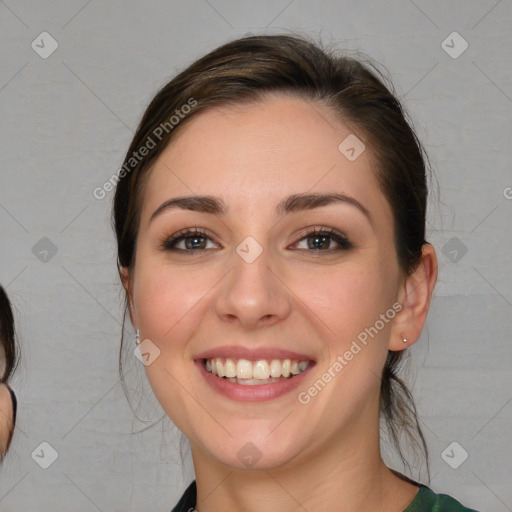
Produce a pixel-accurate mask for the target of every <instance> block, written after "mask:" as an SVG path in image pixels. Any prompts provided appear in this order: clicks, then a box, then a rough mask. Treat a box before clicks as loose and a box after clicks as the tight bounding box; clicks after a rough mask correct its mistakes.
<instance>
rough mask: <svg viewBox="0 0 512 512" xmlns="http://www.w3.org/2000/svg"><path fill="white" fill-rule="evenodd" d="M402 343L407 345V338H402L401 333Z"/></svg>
mask: <svg viewBox="0 0 512 512" xmlns="http://www.w3.org/2000/svg"><path fill="white" fill-rule="evenodd" d="M402 341H403V342H404V343H405V344H406V345H407V338H406V337H405V336H404V334H403V333H402Z"/></svg>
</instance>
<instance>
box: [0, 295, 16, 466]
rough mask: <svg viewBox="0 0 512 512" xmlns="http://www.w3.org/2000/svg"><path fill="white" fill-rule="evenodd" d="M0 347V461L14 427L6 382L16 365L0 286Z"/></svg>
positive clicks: (12, 397)
mask: <svg viewBox="0 0 512 512" xmlns="http://www.w3.org/2000/svg"><path fill="white" fill-rule="evenodd" d="M0 345H1V348H2V353H3V373H2V377H1V378H0V461H1V460H3V458H4V456H5V453H6V452H7V450H8V449H9V445H10V444H11V440H12V434H13V431H14V426H15V425H16V408H17V401H16V395H15V394H14V391H13V390H12V389H11V388H10V386H9V384H7V381H8V380H9V377H10V376H11V375H12V373H13V372H14V369H15V367H16V363H17V355H16V345H15V334H14V317H13V314H12V309H11V303H10V302H9V298H8V297H7V294H6V293H5V290H4V289H3V288H2V287H1V286H0Z"/></svg>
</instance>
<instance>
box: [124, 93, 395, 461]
mask: <svg viewBox="0 0 512 512" xmlns="http://www.w3.org/2000/svg"><path fill="white" fill-rule="evenodd" d="M183 128H184V130H183V131H182V132H181V133H180V134H179V136H178V137H177V138H176V139H175V140H174V141H173V142H172V144H171V145H170V146H169V147H167V148H166V150H165V151H164V152H163V153H162V154H161V155H160V157H159V158H158V160H157V161H156V163H155V165H154V167H153V170H152V172H151V176H150V179H149V181H148V184H147V188H146V190H145V193H144V197H143V203H142V209H141V219H140V227H139V234H138V240H137V249H136V263H135V266H134V272H133V273H132V274H131V275H130V277H129V281H130V282H129V287H130V291H131V297H132V301H133V306H132V308H131V315H132V321H133V322H134V324H135V325H136V327H138V328H139V329H140V333H141V338H140V339H141V340H150V341H149V342H148V341H144V342H143V343H144V345H142V347H143V350H142V352H145V353H146V356H145V358H146V359H147V362H149V363H150V364H148V365H147V366H146V372H147V376H148V378H149V381H150V383H151V386H152V388H153V390H154V393H155V395H156V397H157V398H158V400H159V402H160V403H161V405H162V406H163V408H164V410H165V411H166V413H167V414H168V415H169V417H170V418H171V419H172V420H173V422H174V423H175V424H176V425H177V426H178V427H179V428H180V430H182V432H184V433H185V435H186V436H187V437H188V438H189V439H190V441H191V445H192V449H193V451H195V452H196V455H197V454H202V456H204V457H207V458H208V457H213V459H215V460H217V461H220V462H223V463H225V464H227V465H228V466H231V467H239V468H244V467H251V466H252V465H254V464H257V467H260V468H276V467H285V466H286V465H288V464H291V463H293V461H295V462H297V461H300V460H302V459H304V458H306V457H312V456H314V454H315V453H317V452H318V451H319V450H322V449H323V448H325V447H327V446H332V443H333V442H349V441H350V442H351V443H357V442H358V441H361V440H362V439H363V438H364V436H365V435H366V436H368V435H370V436H371V435H374V434H375V432H376V431H377V427H378V425H377V423H378V408H379V389H380V375H381V370H382V367H383V365H384V362H385V358H386V355H387V351H388V348H389V342H390V337H391V326H392V324H393V320H392V318H393V317H394V315H395V313H396V311H395V310H393V308H392V306H393V304H395V306H396V300H397V297H398V292H399V289H400V286H401V285H402V284H403V278H402V274H401V272H400V269H399V266H398V262H397V255H396V251H395V246H394V234H393V220H392V212H391V208H390V206H389V204H388V202H387V200H386V199H385V197H384V196H383V194H382V192H381V190H380V188H379V186H378V182H377V179H376V176H375V171H374V169H373V168H372V162H371V155H370V151H371V149H370V148H369V147H366V149H365V150H363V151H362V152H361V154H359V156H358V153H359V152H360V151H361V149H362V147H361V146H360V144H361V143H360V142H358V141H357V140H356V139H353V134H352V132H351V130H350V129H349V128H347V127H346V126H344V125H343V124H342V123H341V122H340V121H339V120H338V119H337V117H336V116H335V115H334V113H332V112H331V111H330V110H328V109H327V108H326V107H324V106H322V105H319V104H317V103H308V102H306V101H305V100H301V99H297V98H292V97H288V96H284V95H274V96H269V97H267V98H266V99H265V100H264V101H262V102H259V103H253V104H251V105H244V106H235V107H229V108H228V107H225V108H222V109H212V110H207V111H205V112H202V113H200V114H198V115H196V116H195V117H194V118H193V119H191V120H190V123H189V124H188V125H187V126H184V127H183ZM351 135H352V137H351V138H349V139H348V140H347V141H346V142H345V143H344V144H342V145H341V150H340V149H339V146H340V144H341V143H342V142H343V141H345V139H347V137H349V136H351ZM351 148H353V149H354V150H353V151H352V149H351ZM355 157H357V158H355ZM312 195H313V196H312ZM196 196H197V198H196V199H189V200H188V201H187V202H181V203H180V202H177V203H173V204H171V203H169V201H171V200H175V199H182V198H185V197H187V198H191V197H196ZM205 196H207V198H206V199H205ZM310 196H311V197H310ZM320 196H327V197H326V198H325V199H324V200H321V199H320V200H319V199H318V198H319V197H320ZM315 198H316V199H315ZM315 201H316V202H315ZM166 204H167V206H164V205H166ZM187 231H189V233H188V235H187V233H186V232H187ZM184 235H185V236H188V238H184V237H183V236H184ZM174 237H177V238H174ZM395 309H396V308H395ZM365 329H366V330H365ZM370 333H371V334H370ZM363 340H364V342H363ZM158 350H159V353H158ZM216 357H218V358H220V359H219V361H220V363H221V365H222V366H220V369H219V370H218V371H220V373H221V375H222V373H223V372H224V373H228V375H233V372H237V377H240V380H238V378H234V377H231V378H230V380H228V379H227V378H225V377H219V376H218V375H213V373H211V371H207V369H206V366H208V368H209V369H210V370H211V366H212V364H213V366H215V367H216V368H217V361H215V360H214V361H213V363H212V362H211V361H209V362H208V363H206V359H210V360H211V359H214V358H216ZM287 360H289V361H287ZM258 361H259V363H257V362H258ZM265 361H266V362H265ZM295 362H297V363H298V364H297V365H294V363H295ZM300 363H303V364H300ZM306 366H307V368H306V370H305V371H302V373H300V374H298V375H295V376H292V377H288V378H285V377H283V375H289V372H292V373H294V372H297V371H301V370H303V369H304V368H305V367H306ZM250 372H253V375H254V377H256V378H253V379H252V380H247V377H248V375H249V373H250ZM269 372H272V373H271V374H270V373H269ZM217 373H218V372H217ZM269 375H275V376H277V375H280V377H279V379H278V378H277V377H274V378H275V379H276V380H275V381H270V382H268V381H267V380H265V377H266V376H269ZM329 376H330V377H329ZM315 390H316V391H315ZM352 446H354V445H353V444H352Z"/></svg>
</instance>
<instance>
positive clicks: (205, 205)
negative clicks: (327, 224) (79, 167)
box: [149, 193, 372, 222]
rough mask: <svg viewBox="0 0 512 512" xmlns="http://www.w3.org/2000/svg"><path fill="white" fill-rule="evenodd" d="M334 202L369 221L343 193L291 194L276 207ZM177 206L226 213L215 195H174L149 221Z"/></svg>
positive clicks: (295, 207) (359, 206)
mask: <svg viewBox="0 0 512 512" xmlns="http://www.w3.org/2000/svg"><path fill="white" fill-rule="evenodd" d="M334 203H344V204H348V205H351V206H354V207H355V208H357V209H358V210H359V211H361V212H362V213H363V214H364V215H365V216H366V217H367V218H368V220H369V221H370V222H371V220H372V219H371V215H370V212H369V211H368V209H367V208H365V207H364V206H363V205H362V204H361V203H360V202H359V201H358V200H357V199H355V198H354V197H351V196H347V195H345V194H318V193H316V194H308V193H305V194H293V195H291V196H289V197H287V198H286V199H284V200H282V201H281V202H279V204H278V205H277V207H276V211H277V213H278V214H281V215H285V214H287V213H292V212H297V211H302V210H312V209H314V208H320V207H322V206H327V205H330V204H334ZM173 208H179V209H182V210H191V211H194V212H201V213H209V214H212V215H226V214H227V213H228V207H227V205H226V203H225V202H224V201H223V200H222V199H221V198H219V197H215V196H206V195H204V196H185V197H175V198H172V199H168V200H167V201H165V202H163V203H162V204H161V205H160V206H159V207H158V208H157V209H156V210H155V211H154V212H153V213H152V215H151V217H150V219H149V221H150V222H151V221H152V220H153V219H154V218H155V217H157V216H158V215H160V214H161V213H163V212H165V211H167V210H169V209H173Z"/></svg>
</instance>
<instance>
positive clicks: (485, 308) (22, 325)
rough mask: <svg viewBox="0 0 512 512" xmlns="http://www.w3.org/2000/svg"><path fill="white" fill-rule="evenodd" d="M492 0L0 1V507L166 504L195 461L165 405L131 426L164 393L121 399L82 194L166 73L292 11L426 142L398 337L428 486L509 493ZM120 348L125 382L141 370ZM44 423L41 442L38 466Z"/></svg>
mask: <svg viewBox="0 0 512 512" xmlns="http://www.w3.org/2000/svg"><path fill="white" fill-rule="evenodd" d="M511 7H512V6H511V2H510V0H501V1H496V0H482V1H475V0H472V1H462V0H460V1H450V2H446V1H440V0H436V1H428V2H427V1H422V0H415V1H414V2H413V1H389V2H378V1H374V2H370V1H360V0H358V1H355V0H354V1H323V2H313V1H301V0H295V1H290V0H284V1H272V2H270V1H264V2H262V1H259V2H256V1H239V2H235V1H229V0H209V1H203V0H193V1H188V2H185V1H172V2H169V1H150V2H142V1H135V0H130V1H126V0H125V1H120V0H116V1H108V2H106V1H99V0H91V1H89V2H87V1H86V0H71V1H70V0H67V1H64V0H62V1H57V0H52V1H45V2H42V1H34V0H6V1H4V2H0V38H1V45H2V50H1V53H0V110H1V126H0V158H1V166H0V178H1V181H0V183H1V185H0V236H1V239H0V240H1V241H0V243H1V249H0V258H1V260H0V282H1V283H2V284H3V285H4V286H6V287H7V290H8V292H9V294H10V296H11V298H12V301H13V303H14V305H15V307H16V310H17V319H18V327H19V333H20V342H21V345H22V351H23V359H22V364H21V366H20V368H19V371H18V373H17V374H16V376H15V379H14V381H13V386H14V388H15V389H16V391H17V393H18V397H19V421H18V426H17V428H16V432H15V435H14V440H13V445H12V448H11V451H10V453H9V454H8V456H7V458H6V460H5V463H4V465H3V467H2V468H1V469H0V510H2V511H5V512H10V511H24V512H27V511H31V510H34V511H41V512H42V511H92V510H101V511H104V512H107V511H109V512H110V511H127V510H130V511H145V512H147V511H168V510H170V509H171V508H172V506H173V505H174V503H175V502H176V500H177V499H178V496H179V495H181V492H182V491H183V489H184V488H185V486H186V485H187V484H188V482H189V481H190V479H191V478H192V469H191V465H190V463H188V464H186V465H185V468H184V469H183V470H182V466H181V463H180V457H179V437H178V435H177V433H176V432H175V431H174V430H173V428H172V427H171V425H170V422H169V421H163V422H160V423H157V425H156V426H154V427H153V428H150V429H148V430H146V431H144V432H142V433H134V434H133V433H132V432H137V431H139V430H141V429H143V428H144V427H146V426H148V425H150V424H151V422H154V421H156V420H158V418H159V417H160V416H161V410H160V409H159V406H158V405H155V403H154V400H153V401H152V400H151V396H150V394H148V393H146V391H147V390H144V389H141V388H140V387H138V388H137V389H135V396H136V397H138V399H139V405H140V406H141V407H139V409H138V411H139V417H140V418H141V419H142V420H143V421H139V420H137V419H136V418H135V417H134V415H133V412H132V410H131V408H130V406H129V405H128V402H127V401H126V399H125V397H124V393H123V390H122V387H121V384H120V380H119V376H118V373H117V351H118V345H119V335H120V331H121V327H120V322H121V294H120V285H119V283H118V279H117V274H116V269H115V245H114V238H113V234H112V232H111V229H110V225H109V214H110V204H111V199H112V193H110V194H107V197H106V198H105V199H103V200H97V199H95V198H94V197H93V190H94V188H95V187H98V186H101V185H102V184H103V183H104V182H105V181H106V180H107V179H108V178H109V177H110V176H111V175H112V174H113V173H115V172H116V171H117V169H118V168H119V166H120V165H121V163H122V158H123V156H124V153H125V151H126V149H127V147H128V144H129V141H130V140H131V137H132V133H133V131H134V129H135V127H136V124H137V122H138V120H139V118H140V116H141V114H142V112H143V109H144V107H145V106H146V105H147V103H148V102H149V100H150V99H151V98H152V96H153V94H154V93H155V92H156V90H157V88H159V87H160V86H161V85H163V83H165V82H166V81H167V80H168V79H169V78H170V77H171V76H172V75H174V74H175V73H176V71H178V70H180V69H182V68H183V67H185V66H186V65H187V64H188V63H190V62H191V61H192V60H194V59H195V58H197V57H199V56H201V55H202V54H203V53H205V52H207V51H209V50H210V49H212V48H214V47H215V46H217V45H219V44H221V43H223V42H225V41H227V40H230V39H233V38H235V37H237V36H242V35H244V34H246V33H248V32H252V33H255V34H256V33H257V34H260V33H263V34H265V33H276V32H282V31H283V30H284V31H289V30H299V31H302V32H304V33H307V34H312V35H313V36H315V37H317V38H318V37H321V38H322V40H323V41H325V42H327V43H329V42H334V43H336V44H337V45H338V46H339V47H343V48H347V49H350V50H360V51H362V52H365V53H367V54H368V55H370V56H371V57H373V58H374V59H376V60H377V61H379V62H380V63H382V64H383V65H384V66H385V67H386V68H387V69H388V70H389V72H390V74H391V76H392V77H393V81H394V83H395V85H396V89H397V91H398V95H399V97H400V98H401V99H402V100H403V101H404V104H405V106H406V107H407V109H408V110H409V112H410V114H411V117H412V119H413V121H414V123H415V126H416V127H417V130H418V133H419V136H420V138H421V139H422V140H423V142H424V143H425V145H426V147H427V150H428V152H429V154H430V157H431V160H432V165H433V168H434V170H435V172H436V175H437V179H438V181H439V186H440V196H439V198H438V199H436V198H433V201H432V205H431V206H432V208H431V210H430V217H429V219H430V239H431V240H432V242H433V243H434V245H435V247H436V249H437V250H438V256H439V262H440V276H439V282H438V285H437V289H436V293H435V299H434V302H433V305H432V310H431V314H430V317H429V320H428V328H427V330H426V331H425V332H424V334H423V336H422V339H421V342H420V343H418V344H417V345H416V346H415V347H414V348H413V349H411V351H410V352H411V358H412V360H411V363H412V372H411V383H412V385H413V387H414V392H415V395H416V397H417V402H418V407H419V411H420V413H421V415H422V417H423V425H424V428H425V432H426V435H427V439H428V443H429V447H430V452H431V464H432V481H431V485H432V487H433V488H434V489H435V490H436V491H438V492H446V493H450V494H452V495H454V496H456V497H457V498H458V499H460V500H462V501H463V502H467V503H468V504H470V505H472V506H473V507H475V508H477V509H479V510H482V511H486V512H505V511H507V510H508V511H511V510H512V486H511V485H510V483H511V481H512V442H511V434H510V433H511V431H512V385H511V384H512V377H511V362H512V340H511V336H510V331H511V327H512V323H511V318H512V293H511V292H512V258H511V250H512V237H511V224H512V222H511V219H512V215H511V213H512V199H510V197H512V189H510V188H507V187H512V174H511V140H510V135H511V132H512V131H511V113H512V74H511V72H512V67H511V64H510V63H511V62H512V45H511V42H512V41H511V40H512V31H511V26H512V8H511ZM43 31H46V32H48V33H49V34H51V36H52V37H53V38H54V39H55V40H56V41H57V43H58V48H57V50H56V51H55V52H54V53H53V54H52V55H50V56H49V57H47V58H46V59H43V58H42V57H41V56H40V55H39V54H38V53H36V51H35V50H34V49H32V47H31V43H32V41H34V40H35V43H37V44H39V46H40V47H41V46H43V44H44V51H47V50H48V49H49V48H50V41H49V39H44V43H41V37H39V35H40V34H41V33H42V32H43ZM454 31H456V32H458V33H459V34H460V35H461V36H462V38H464V40H465V41H467V43H468V45H469V46H468V48H467V49H466V51H464V53H462V54H461V55H458V56H457V58H453V57H454V55H456V54H458V53H459V52H460V51H461V49H463V44H464V43H463V41H462V40H461V39H458V38H457V36H455V39H454V38H453V36H452V37H451V38H448V39H447V40H446V38H447V37H448V36H449V35H450V34H451V33H452V32H454ZM44 37H46V36H44ZM445 40H446V42H445V43H444V48H445V49H446V50H448V53H447V51H445V49H443V46H442V42H443V41H445ZM450 47H451V48H450ZM36 48H37V47H36ZM38 50H39V51H40V52H42V51H43V48H38ZM449 52H451V53H452V55H449ZM507 197H508V198H507ZM45 237H46V239H48V240H46V239H44V238H45ZM41 239H43V240H42V241H41ZM49 241H51V242H49ZM34 247H35V248H34ZM52 249H53V252H54V251H55V249H56V250H57V252H56V253H55V254H53V252H52ZM466 250H467V252H465V251H466ZM44 251H47V252H46V253H45V252H44ZM126 331H127V333H128V335H130V336H131V332H132V331H131V327H129V326H127V328H126ZM139 366H140V367H141V365H140V364H139V363H138V362H137V361H135V364H133V365H132V366H131V368H132V372H131V373H130V382H131V384H130V386H137V385H138V384H137V383H138V382H139V383H140V382H142V383H144V380H142V379H140V377H141V376H143V373H141V369H140V368H139ZM131 377H134V378H133V379H131ZM146 386H147V383H146ZM139 392H140V393H139ZM135 402H137V398H136V399H135ZM134 405H137V404H136V403H135V404H134ZM44 441H46V442H47V443H49V444H50V445H51V447H53V449H54V450H55V451H56V453H57V454H58V458H57V459H56V460H55V461H54V462H53V463H52V464H51V465H50V466H49V467H48V468H47V469H43V468H42V467H40V464H42V463H45V462H46V463H48V462H51V453H52V452H51V449H50V448H48V447H47V446H46V445H43V446H42V447H41V446H40V443H42V442H44ZM452 442H457V443H458V444H459V445H460V447H459V446H455V448H453V446H452V447H451V448H450V449H449V450H448V451H447V452H445V460H449V461H450V462H451V463H452V465H454V464H455V463H457V462H460V461H461V460H462V456H463V454H464V452H462V450H465V451H466V452H467V453H468V458H467V460H465V461H464V462H463V463H462V464H461V465H460V466H459V467H458V468H457V469H453V468H452V467H451V466H450V465H448V463H447V462H445V460H444V459H443V457H442V456H441V454H442V453H443V451H444V450H445V448H447V447H448V446H449V445H450V443H452ZM452 449H453V451H452ZM446 453H448V455H449V457H448V458H447V457H446ZM31 454H33V455H31Z"/></svg>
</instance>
